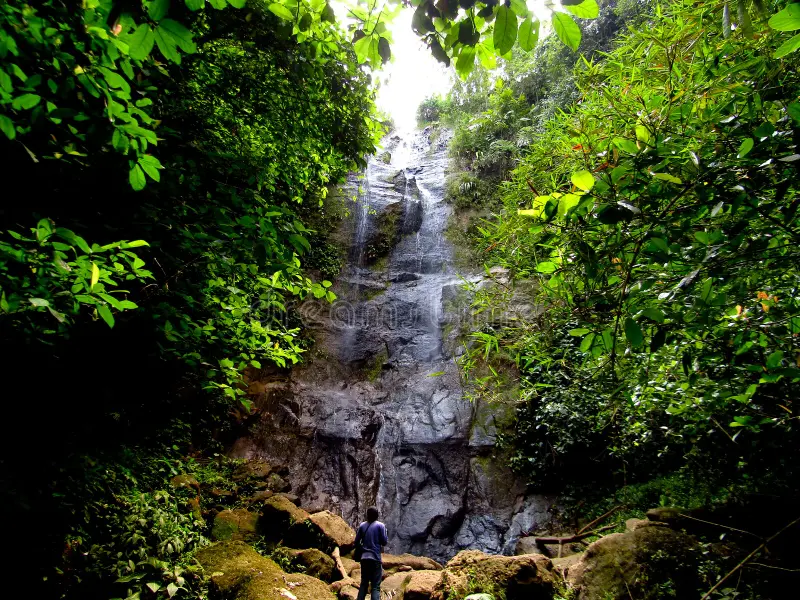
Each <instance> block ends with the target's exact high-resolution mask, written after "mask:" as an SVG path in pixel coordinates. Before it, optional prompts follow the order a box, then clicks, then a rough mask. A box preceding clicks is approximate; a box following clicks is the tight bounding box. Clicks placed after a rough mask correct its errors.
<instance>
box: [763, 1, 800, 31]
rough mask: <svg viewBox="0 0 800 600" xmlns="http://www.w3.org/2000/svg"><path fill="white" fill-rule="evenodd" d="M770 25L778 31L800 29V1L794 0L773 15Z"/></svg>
mask: <svg viewBox="0 0 800 600" xmlns="http://www.w3.org/2000/svg"><path fill="white" fill-rule="evenodd" d="M769 26H770V27H772V28H773V29H775V30H777V31H794V30H796V29H800V3H796V2H792V3H791V4H788V5H787V6H786V8H784V9H783V10H782V11H779V12H777V13H775V14H774V15H772V17H770V19H769Z"/></svg>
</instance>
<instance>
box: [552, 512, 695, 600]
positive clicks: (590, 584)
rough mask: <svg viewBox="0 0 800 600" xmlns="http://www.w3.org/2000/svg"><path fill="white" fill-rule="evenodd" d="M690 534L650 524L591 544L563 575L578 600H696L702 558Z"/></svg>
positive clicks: (613, 534) (614, 534)
mask: <svg viewBox="0 0 800 600" xmlns="http://www.w3.org/2000/svg"><path fill="white" fill-rule="evenodd" d="M698 548H699V547H698V545H697V542H696V541H695V540H694V538H692V537H691V536H689V535H687V534H685V533H682V532H679V531H675V530H673V529H670V528H669V527H666V526H663V525H658V524H651V525H649V526H646V527H642V526H639V527H637V528H636V529H634V530H633V531H628V532H626V533H612V534H611V535H607V536H605V537H603V538H601V539H599V540H597V541H596V542H594V543H593V544H591V545H590V546H589V547H588V548H587V549H586V552H584V553H583V554H582V555H581V558H580V560H578V561H577V562H576V563H575V564H574V565H572V566H570V567H569V569H568V571H567V582H568V583H569V584H570V586H571V587H572V588H573V590H574V591H575V593H576V594H577V598H578V599H579V600H611V599H617V598H618V599H620V600H621V599H628V598H631V597H633V598H641V599H644V600H649V599H656V598H666V597H674V598H696V597H698V591H699V586H700V580H699V577H698V573H697V565H698V563H699V562H700V558H701V557H700V554H699V551H698Z"/></svg>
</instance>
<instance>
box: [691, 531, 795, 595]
mask: <svg viewBox="0 0 800 600" xmlns="http://www.w3.org/2000/svg"><path fill="white" fill-rule="evenodd" d="M798 523H800V517H798V518H797V519H795V520H794V521H792V522H791V523H789V524H788V525H786V526H785V527H783V528H782V529H781V530H780V531H778V532H777V533H775V534H773V535H772V537H770V538H768V539H767V540H765V541H764V542H763V543H762V544H761V545H760V546H759V547H758V548H756V549H755V550H753V551H752V552H751V553H750V554H748V555H747V556H745V557H744V559H743V560H742V562H740V563H739V564H738V565H736V566H735V567H733V569H731V570H730V572H729V573H728V574H727V575H725V577H723V578H722V579H720V580H719V581H718V582H717V583H716V584H714V587H712V588H711V589H710V590H708V591H707V592H706V593H705V594H704V595H703V597H702V598H700V600H706V598H708V597H709V596H710V595H711V594H713V593H714V592H715V591H716V589H717V588H718V587H719V586H721V585H722V584H723V583H725V582H726V581H727V580H728V578H729V577H730V576H731V575H733V574H734V573H736V571H738V570H739V569H741V568H742V567H743V566H745V565H746V564H747V563H748V562H749V561H750V559H751V558H753V557H754V556H755V555H756V554H758V553H759V552H761V551H762V550H763V549H764V548H766V546H767V544H769V543H770V542H771V541H772V540H774V539H775V538H776V537H778V536H779V535H780V534H782V533H783V532H784V531H786V530H787V529H789V528H790V527H793V526H795V525H797V524H798Z"/></svg>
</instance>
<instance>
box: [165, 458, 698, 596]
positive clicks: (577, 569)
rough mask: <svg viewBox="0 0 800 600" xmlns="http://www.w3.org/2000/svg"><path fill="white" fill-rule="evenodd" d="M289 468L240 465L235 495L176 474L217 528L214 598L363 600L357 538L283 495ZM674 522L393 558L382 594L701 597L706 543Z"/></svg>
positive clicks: (652, 516)
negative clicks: (491, 550) (510, 548)
mask: <svg viewBox="0 0 800 600" xmlns="http://www.w3.org/2000/svg"><path fill="white" fill-rule="evenodd" d="M280 472H281V469H280V468H277V469H276V468H274V467H273V466H272V465H270V464H268V463H266V462H265V461H250V462H246V463H243V464H242V465H241V466H239V467H238V468H237V469H236V471H235V472H234V479H236V480H237V483H238V485H237V487H236V488H235V490H234V491H230V490H220V489H215V488H213V487H211V488H210V487H209V486H208V485H202V486H201V485H200V484H199V483H198V482H197V480H195V479H194V478H193V477H192V476H190V475H179V476H177V477H175V478H173V480H172V483H173V485H174V486H175V487H178V488H186V489H187V490H188V491H189V492H191V493H192V494H195V493H196V494H197V497H196V498H193V499H192V500H191V501H190V505H191V507H192V509H193V510H194V511H196V513H197V516H198V517H202V518H206V519H208V520H210V521H211V523H212V528H211V529H212V538H213V540H214V541H213V543H212V544H210V545H209V546H207V547H205V548H203V549H202V550H201V551H200V552H199V553H198V554H197V559H198V561H199V562H200V564H201V565H202V566H203V568H204V570H205V573H206V575H207V576H209V577H210V580H211V582H212V588H213V590H214V593H215V594H216V596H217V598H220V599H223V600H256V599H259V600H321V599H323V598H325V599H330V600H334V598H339V599H341V600H345V599H347V600H355V598H356V596H357V593H358V582H359V581H360V575H361V572H360V565H359V564H358V563H357V562H356V561H354V560H352V558H351V553H352V550H353V543H354V540H355V531H354V530H353V528H352V527H351V526H350V525H349V524H348V523H347V522H345V521H344V520H343V519H342V518H341V517H340V516H338V515H336V514H333V513H331V512H329V511H327V510H320V509H319V508H320V507H317V508H315V509H312V511H308V510H306V509H305V508H304V507H301V506H298V505H297V502H298V498H297V497H296V496H294V495H292V494H291V493H289V492H287V491H283V490H284V489H285V488H286V485H285V479H284V477H283V476H282V475H281V474H280ZM245 495H246V497H245ZM234 499H235V501H234ZM226 504H228V505H230V506H231V507H230V508H226V507H225V505H226ZM672 516H674V515H673V514H672V513H670V512H669V511H668V510H666V511H665V510H663V509H662V510H654V511H651V512H650V513H649V515H648V519H642V520H639V519H631V520H629V521H628V523H627V527H626V531H625V532H624V533H612V534H610V535H606V536H604V537H600V538H599V539H596V541H594V542H592V543H588V542H586V536H585V535H583V536H582V535H572V536H566V537H561V538H558V537H556V538H545V537H538V538H532V537H531V538H524V537H523V538H522V539H521V540H520V541H519V543H518V544H517V555H515V556H502V555H491V554H486V553H484V552H481V551H478V550H462V551H461V552H459V553H458V554H457V555H456V556H455V557H454V558H453V559H452V560H450V561H449V562H447V563H446V564H444V565H442V564H439V563H438V562H436V561H435V560H433V559H431V558H427V557H424V556H414V555H412V554H401V555H392V554H384V556H383V565H384V580H383V584H382V597H383V598H386V599H390V600H401V599H402V600H461V599H462V598H464V597H466V596H469V595H472V594H489V595H491V596H492V598H494V599H495V600H518V599H519V600H522V599H523V598H525V599H533V600H536V599H540V598H541V599H551V598H552V599H557V598H571V599H579V600H593V599H608V598H620V599H622V598H648V597H661V596H659V595H658V594H659V593H660V592H666V593H668V595H670V596H674V597H678V598H682V597H693V592H695V591H696V590H697V588H698V585H699V583H700V582H699V581H698V580H697V569H696V565H697V563H698V560H699V546H698V544H697V542H696V541H695V540H694V538H692V537H691V536H690V535H688V534H687V533H685V532H683V531H679V530H678V529H677V527H676V526H675V521H674V519H672V518H671V517H672ZM670 523H672V524H670ZM594 531H597V530H596V529H595V530H594ZM598 533H599V532H598ZM596 537H597V536H595V538H596ZM575 540H577V541H575ZM482 600H486V599H485V598H482Z"/></svg>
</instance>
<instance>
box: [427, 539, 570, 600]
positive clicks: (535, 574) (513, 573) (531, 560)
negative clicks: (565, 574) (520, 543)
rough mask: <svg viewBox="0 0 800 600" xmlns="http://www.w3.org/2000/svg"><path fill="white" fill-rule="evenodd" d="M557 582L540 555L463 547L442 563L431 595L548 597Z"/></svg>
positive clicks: (439, 599) (441, 599) (437, 599)
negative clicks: (472, 594) (511, 554)
mask: <svg viewBox="0 0 800 600" xmlns="http://www.w3.org/2000/svg"><path fill="white" fill-rule="evenodd" d="M556 581H557V575H556V573H555V572H554V571H553V564H552V563H551V562H550V559H549V558H547V557H546V556H542V555H541V554H526V555H524V556H496V555H489V554H484V553H483V552H480V551H478V550H463V551H461V552H459V553H458V554H456V556H455V557H454V558H453V559H452V560H451V561H450V562H449V563H447V565H445V567H444V571H443V572H442V577H441V580H440V582H439V584H438V585H437V587H436V589H435V591H434V592H433V594H432V595H431V598H432V599H433V600H446V599H447V598H450V597H452V594H456V595H457V596H458V597H463V596H466V595H468V594H470V593H485V594H492V595H494V596H496V597H504V598H506V600H545V599H547V600H549V599H550V598H552V596H553V591H554V589H555V582H556Z"/></svg>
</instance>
